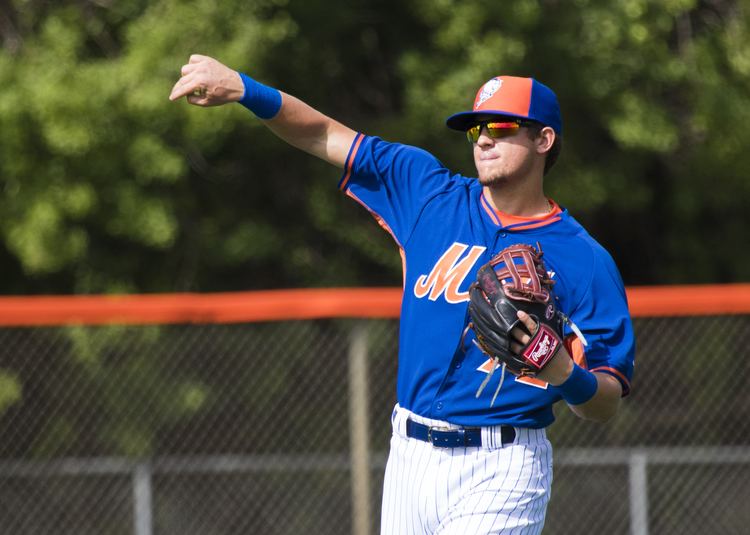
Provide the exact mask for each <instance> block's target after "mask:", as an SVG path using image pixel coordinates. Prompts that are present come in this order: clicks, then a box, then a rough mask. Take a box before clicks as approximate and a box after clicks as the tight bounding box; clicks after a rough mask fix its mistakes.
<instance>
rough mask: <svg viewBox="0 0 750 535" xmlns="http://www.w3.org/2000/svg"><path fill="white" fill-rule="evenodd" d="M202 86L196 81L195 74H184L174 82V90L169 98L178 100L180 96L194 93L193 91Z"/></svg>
mask: <svg viewBox="0 0 750 535" xmlns="http://www.w3.org/2000/svg"><path fill="white" fill-rule="evenodd" d="M200 87H201V86H200V84H198V83H197V82H196V80H195V79H194V77H193V76H191V75H187V76H183V77H182V78H180V79H179V80H177V83H176V84H174V87H172V91H171V93H170V94H169V100H177V99H178V98H182V97H184V96H186V95H189V94H191V93H193V91H195V90H196V89H200Z"/></svg>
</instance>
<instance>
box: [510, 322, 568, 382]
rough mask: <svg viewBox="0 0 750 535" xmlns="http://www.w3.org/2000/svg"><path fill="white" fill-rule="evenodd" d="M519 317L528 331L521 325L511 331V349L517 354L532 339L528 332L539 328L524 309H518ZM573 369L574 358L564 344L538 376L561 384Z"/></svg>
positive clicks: (543, 379)
mask: <svg viewBox="0 0 750 535" xmlns="http://www.w3.org/2000/svg"><path fill="white" fill-rule="evenodd" d="M518 319H519V320H521V323H523V326H524V327H525V328H526V329H527V331H528V332H527V331H524V330H523V329H521V328H520V327H516V328H515V329H513V330H511V331H510V334H511V336H512V339H511V342H510V350H511V351H513V352H514V353H516V354H519V353H520V352H521V351H522V350H523V348H524V347H525V346H526V344H528V343H529V341H530V340H531V336H529V334H528V333H533V332H536V328H537V324H536V322H535V321H534V319H533V318H532V317H531V316H529V315H528V314H527V313H526V312H524V311H523V310H519V311H518ZM572 371H573V359H572V358H570V355H569V354H568V350H567V349H565V345H564V344H563V345H562V347H561V348H560V350H559V351H558V352H557V354H556V355H555V356H554V357H552V360H550V361H549V362H548V363H547V365H546V366H545V367H544V369H543V370H542V371H541V372H539V374H538V375H537V376H536V377H537V378H538V379H540V380H542V381H546V382H548V383H550V384H552V385H559V384H562V383H563V382H564V381H565V379H567V378H568V376H569V375H570V373H571V372H572Z"/></svg>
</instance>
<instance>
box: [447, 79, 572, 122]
mask: <svg viewBox="0 0 750 535" xmlns="http://www.w3.org/2000/svg"><path fill="white" fill-rule="evenodd" d="M498 115H499V116H502V117H509V118H515V119H527V120H530V121H536V122H538V123H541V124H543V125H544V126H549V127H551V128H552V129H553V130H554V131H555V133H556V134H557V135H558V136H562V117H561V115H560V105H559V104H558V102H557V96H556V95H555V93H554V92H553V91H552V90H551V89H550V88H549V87H547V86H546V85H544V84H543V83H541V82H538V81H537V80H535V79H534V78H520V77H517V76H496V77H495V78H493V79H492V80H489V81H488V82H486V83H485V84H484V85H483V86H482V87H480V88H479V91H477V96H476V98H475V99H474V108H473V109H472V111H464V112H461V113H456V114H454V115H451V116H450V117H448V119H447V120H446V121H445V124H446V125H448V128H452V129H453V130H461V131H464V132H465V131H466V130H468V129H469V128H471V127H472V126H474V125H475V124H476V123H477V122H478V121H483V120H488V119H490V118H492V117H494V116H498Z"/></svg>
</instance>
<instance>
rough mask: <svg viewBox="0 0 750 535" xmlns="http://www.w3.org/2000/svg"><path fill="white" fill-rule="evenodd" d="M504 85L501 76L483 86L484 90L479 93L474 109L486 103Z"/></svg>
mask: <svg viewBox="0 0 750 535" xmlns="http://www.w3.org/2000/svg"><path fill="white" fill-rule="evenodd" d="M502 85H503V81H502V80H500V79H499V78H493V79H492V80H490V81H489V82H487V83H486V84H484V86H482V92H481V93H479V98H478V99H477V102H476V104H474V109H475V110H476V109H477V108H478V107H479V106H481V105H482V104H484V103H485V102H486V101H487V100H489V99H491V98H492V95H494V94H495V93H497V90H498V89H500V88H501V87H502Z"/></svg>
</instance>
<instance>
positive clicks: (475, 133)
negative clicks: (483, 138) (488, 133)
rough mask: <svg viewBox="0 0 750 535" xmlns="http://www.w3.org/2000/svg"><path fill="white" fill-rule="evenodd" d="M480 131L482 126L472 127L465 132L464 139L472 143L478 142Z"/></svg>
mask: <svg viewBox="0 0 750 535" xmlns="http://www.w3.org/2000/svg"><path fill="white" fill-rule="evenodd" d="M481 131H482V125H481V124H478V125H476V126H472V127H471V128H469V129H468V130H467V131H466V137H467V138H468V140H469V141H470V142H472V143H476V142H477V141H478V140H479V133H480V132H481Z"/></svg>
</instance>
